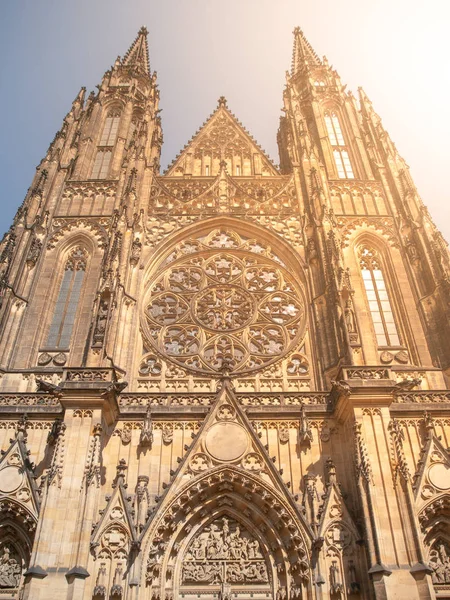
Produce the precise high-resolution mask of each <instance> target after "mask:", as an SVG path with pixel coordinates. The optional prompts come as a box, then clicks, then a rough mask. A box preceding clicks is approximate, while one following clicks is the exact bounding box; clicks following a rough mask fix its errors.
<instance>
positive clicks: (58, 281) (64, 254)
mask: <svg viewBox="0 0 450 600" xmlns="http://www.w3.org/2000/svg"><path fill="white" fill-rule="evenodd" d="M78 249H79V251H80V252H79V254H80V256H79V258H80V259H81V255H84V260H85V264H84V266H83V268H82V270H83V271H84V277H83V278H82V283H81V289H80V293H79V297H78V302H77V307H78V308H77V319H76V321H75V323H74V325H73V328H72V333H71V344H70V348H71V354H72V352H81V351H82V350H81V346H78V347H77V348H75V346H74V345H73V341H74V340H75V339H76V338H75V336H77V332H78V331H81V330H80V327H84V326H86V335H87V327H88V324H87V323H84V322H81V321H80V319H79V318H78V317H79V315H80V314H81V310H82V309H86V310H89V308H90V306H91V305H92V301H93V299H94V297H93V294H92V295H91V293H90V291H89V280H91V278H92V277H94V278H95V277H96V276H97V277H98V275H99V272H100V266H101V259H102V254H103V252H102V250H101V249H100V248H99V239H98V237H96V236H95V233H94V232H93V231H91V230H90V229H84V228H83V229H81V230H80V229H77V230H75V231H74V228H72V227H70V228H68V230H67V231H66V232H65V233H63V234H61V236H60V237H59V239H58V240H57V242H56V243H55V245H54V246H53V247H52V249H51V250H48V251H47V253H46V255H45V257H44V260H43V261H42V262H41V266H40V268H41V280H40V282H41V285H44V286H45V287H46V289H47V290H48V293H47V302H45V303H44V304H41V305H40V306H36V311H39V314H38V316H36V319H37V321H38V324H39V325H38V327H37V328H36V341H35V345H34V346H35V348H36V349H37V348H40V349H44V348H45V350H48V349H49V346H48V344H47V341H48V340H47V336H48V332H49V330H50V327H51V323H52V319H53V315H54V311H55V307H56V303H57V299H58V297H59V294H60V291H61V285H62V282H63V280H64V276H65V270H66V265H67V263H68V261H70V260H71V254H72V253H73V252H75V251H77V250H78ZM77 270H78V268H77ZM88 292H89V293H88ZM65 350H67V348H66V349H65ZM67 356H68V355H67V353H61V352H58V353H57V354H56V355H55V354H53V353H52V354H49V353H48V352H44V353H43V354H39V356H38V364H42V365H45V364H48V363H49V362H50V361H52V360H53V361H55V360H56V362H54V364H55V365H58V363H60V364H59V366H61V365H63V364H65V362H66V360H67Z"/></svg>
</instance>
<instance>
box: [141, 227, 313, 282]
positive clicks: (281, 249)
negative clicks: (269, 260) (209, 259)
mask: <svg viewBox="0 0 450 600" xmlns="http://www.w3.org/2000/svg"><path fill="white" fill-rule="evenodd" d="M214 229H229V230H231V231H235V232H236V233H237V234H239V235H241V236H245V237H247V238H249V239H254V240H257V241H260V242H261V241H264V242H265V243H266V244H268V245H269V246H270V247H271V248H277V255H278V256H279V258H280V259H281V260H282V261H283V262H284V263H285V264H286V265H287V266H289V267H290V268H291V269H292V270H293V271H294V272H295V273H296V275H298V276H300V277H301V278H302V282H306V278H305V275H304V270H305V269H306V268H307V265H306V263H305V261H304V260H303V258H302V257H301V256H299V255H298V254H297V253H295V252H292V246H291V245H290V244H289V243H287V242H286V241H285V240H284V239H283V238H282V237H281V236H279V235H277V234H275V233H273V231H271V230H269V229H267V228H265V227H263V226H261V225H258V224H256V223H253V222H251V221H243V220H242V219H237V218H234V217H229V216H218V217H212V218H209V219H204V220H203V221H201V222H195V223H192V224H190V225H187V226H186V227H183V228H181V229H180V230H177V231H176V232H175V233H173V234H171V235H169V236H168V237H166V238H165V239H164V240H163V241H162V242H160V243H159V244H158V246H156V248H154V249H152V250H151V256H150V257H149V258H150V260H148V261H147V264H146V267H145V270H144V274H143V280H144V281H148V279H149V277H150V276H151V274H152V273H154V272H155V271H156V270H157V269H158V268H159V266H160V265H162V263H163V262H164V260H165V259H166V258H167V256H168V255H169V254H170V252H171V251H172V250H173V248H174V247H175V246H176V245H177V244H179V243H180V242H182V241H183V240H186V239H189V238H194V237H199V236H200V235H202V234H204V235H206V234H207V233H208V232H211V231H213V230H214ZM144 262H145V257H144Z"/></svg>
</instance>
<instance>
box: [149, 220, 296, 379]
mask: <svg viewBox="0 0 450 600" xmlns="http://www.w3.org/2000/svg"><path fill="white" fill-rule="evenodd" d="M255 245H256V243H255V242H254V240H253V241H251V243H250V242H247V243H243V240H242V239H241V238H240V237H239V236H238V235H237V234H236V233H234V232H232V233H230V232H227V231H222V230H216V231H214V232H212V233H211V234H210V235H209V236H208V238H206V239H202V241H201V242H200V241H198V240H197V241H196V244H195V245H194V248H195V249H194V251H192V250H190V251H189V252H186V251H183V249H184V247H185V246H186V242H184V243H182V244H180V248H182V252H180V251H178V252H177V251H175V255H177V258H174V259H171V261H170V262H168V261H167V260H166V261H164V263H163V266H162V268H161V271H160V272H159V274H157V276H156V278H155V279H154V280H153V282H152V284H151V286H150V288H149V291H148V294H147V301H146V305H145V319H144V323H143V325H144V327H143V330H144V335H145V336H146V338H147V341H148V342H149V344H150V345H151V347H152V348H153V349H154V350H155V351H156V352H157V353H159V354H160V355H163V356H165V357H166V358H168V359H169V360H170V361H172V362H175V363H176V364H177V365H178V366H181V367H182V368H183V369H187V370H190V371H195V372H209V373H214V372H215V373H217V372H221V371H222V370H224V369H227V370H229V371H233V372H235V373H239V374H241V373H245V372H249V371H253V370H256V369H262V368H265V367H266V366H267V365H268V364H270V363H272V362H275V361H276V360H278V359H280V358H282V357H283V356H285V355H286V354H287V353H289V352H291V351H292V350H294V349H295V347H296V345H298V343H299V342H300V340H301V337H302V335H303V333H304V329H305V308H304V301H303V295H302V293H301V290H300V289H299V286H298V285H297V284H296V283H295V281H294V278H293V277H292V275H290V273H289V272H288V271H287V269H286V268H285V267H284V264H283V263H282V262H281V261H280V259H279V258H278V257H277V256H275V255H273V253H272V251H271V250H270V249H267V248H265V247H264V246H262V245H258V250H259V251H258V252H255V251H254V248H255ZM188 246H189V248H191V246H192V244H191V243H190V242H189V243H188ZM172 254H174V253H172ZM171 256H172V255H171Z"/></svg>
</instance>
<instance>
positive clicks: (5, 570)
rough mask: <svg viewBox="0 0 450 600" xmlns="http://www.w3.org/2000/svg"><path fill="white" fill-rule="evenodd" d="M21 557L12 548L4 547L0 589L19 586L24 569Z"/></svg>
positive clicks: (0, 562) (1, 552) (1, 558)
mask: <svg viewBox="0 0 450 600" xmlns="http://www.w3.org/2000/svg"><path fill="white" fill-rule="evenodd" d="M20 563H21V561H20V558H19V556H17V555H16V553H15V552H14V551H13V550H12V549H11V547H10V546H8V545H4V546H3V548H1V550H0V589H7V588H16V587H18V586H19V582H20V577H21V574H22V567H21V564H20Z"/></svg>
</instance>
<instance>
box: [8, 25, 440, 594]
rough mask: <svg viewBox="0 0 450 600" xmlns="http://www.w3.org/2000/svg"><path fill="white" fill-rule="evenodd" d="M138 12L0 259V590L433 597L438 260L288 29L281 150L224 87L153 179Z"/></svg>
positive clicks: (395, 180)
mask: <svg viewBox="0 0 450 600" xmlns="http://www.w3.org/2000/svg"><path fill="white" fill-rule="evenodd" d="M158 103H159V92H158V87H157V81H156V74H155V73H152V71H151V70H150V64H149V56H148V42H147V31H146V30H145V29H144V28H143V29H141V30H140V31H139V33H138V36H137V37H136V39H135V40H134V42H133V43H132V45H131V47H130V49H129V50H128V52H127V53H126V54H125V56H124V57H123V58H122V59H120V58H119V59H117V61H116V62H115V64H114V66H113V67H112V68H111V69H110V70H109V71H107V72H106V73H105V75H104V77H103V80H102V82H101V85H100V86H98V92H96V93H94V92H92V93H91V94H90V95H89V96H86V95H85V89H84V88H82V90H81V91H80V93H79V94H78V96H77V97H76V98H75V100H74V102H73V104H72V107H71V109H70V111H69V112H68V114H67V116H66V117H65V119H64V121H63V124H62V127H61V129H60V131H58V133H57V134H56V136H55V138H54V140H53V141H52V143H51V144H50V147H49V148H48V151H47V154H46V155H45V157H44V158H43V160H42V161H41V163H40V164H39V166H38V168H37V170H36V175H35V178H34V180H33V182H32V185H31V187H30V189H29V191H28V193H27V195H26V198H25V200H24V202H23V204H22V206H21V207H20V208H19V210H18V212H17V215H16V217H15V219H14V222H13V224H12V226H11V228H10V230H9V231H8V232H7V234H6V235H5V237H4V239H3V241H2V243H1V247H0V302H1V307H0V444H1V447H2V456H1V457H0V600H1V599H6V598H8V599H13V598H20V599H23V600H62V599H67V600H87V599H94V600H100V599H101V600H106V599H110V600H113V599H122V600H179V599H185V600H196V599H201V600H213V599H217V600H231V599H234V598H236V599H239V600H250V599H251V598H252V599H255V600H266V599H269V600H272V599H273V600H316V599H317V600H347V599H350V600H351V599H352V598H353V599H355V600H375V599H376V600H385V599H398V600H402V599H406V598H408V600H419V599H421V600H422V599H434V598H447V599H448V598H450V454H449V446H450V389H449V378H448V376H449V374H450V341H449V340H450V303H449V298H450V261H449V253H448V250H447V245H446V243H445V241H444V240H443V238H442V236H441V234H440V233H439V231H438V230H437V228H436V226H435V225H434V223H433V221H432V219H431V217H430V214H429V212H428V211H427V209H426V207H425V206H424V204H423V203H422V201H421V199H420V197H419V196H418V193H417V190H416V188H415V186H414V183H413V180H412V178H411V176H410V174H409V170H408V167H407V165H406V163H405V161H404V160H403V158H402V157H401V156H399V154H398V152H397V150H396V147H395V145H394V144H393V142H392V141H391V139H390V137H389V135H388V133H387V132H386V131H385V129H384V128H383V125H382V122H381V120H380V117H379V116H378V115H377V113H376V112H375V110H374V108H373V106H372V103H371V102H370V100H369V99H368V97H367V96H366V95H365V93H364V92H363V90H362V89H360V90H359V98H358V99H356V98H355V97H354V96H353V95H352V93H351V92H349V91H346V87H345V85H343V84H342V83H341V80H340V78H339V75H338V74H337V72H336V71H335V70H334V69H333V68H331V67H330V65H329V64H328V62H327V60H326V58H324V59H320V58H319V57H318V55H317V54H316V53H315V52H314V50H313V49H312V48H311V46H310V44H309V43H308V42H307V40H306V38H305V37H304V35H303V33H302V32H301V31H300V30H299V29H296V30H295V31H294V51H293V62H292V69H291V71H290V72H289V73H287V76H286V87H285V89H284V93H283V105H284V108H283V117H282V118H281V121H280V127H279V131H278V145H279V154H280V165H279V166H277V165H275V164H273V163H272V161H271V160H270V159H269V158H268V157H267V156H266V154H265V153H264V151H263V150H262V149H261V148H260V147H259V146H258V144H257V143H256V141H255V140H254V139H253V138H252V137H251V135H250V134H249V133H248V132H247V131H246V130H245V128H244V127H243V126H242V124H241V123H240V122H239V121H238V120H237V118H236V117H235V116H234V114H233V113H232V112H231V111H230V109H229V108H228V106H227V101H226V99H225V98H224V97H221V98H220V99H219V101H218V105H217V108H216V109H215V111H214V112H213V113H212V115H211V116H210V117H209V119H208V120H207V121H206V122H205V123H204V125H203V126H202V127H201V129H200V130H199V131H198V132H197V133H196V134H195V135H194V137H193V138H192V139H191V140H190V141H189V143H188V144H187V145H186V146H185V148H184V149H183V150H182V151H181V152H180V154H179V155H178V156H177V157H176V159H175V160H174V161H173V163H172V164H171V165H170V166H169V167H168V168H167V170H166V171H165V172H164V173H163V174H161V173H160V165H159V161H160V153H161V146H162V143H163V136H162V129H161V120H160V116H159V112H160V111H159V107H158Z"/></svg>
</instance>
